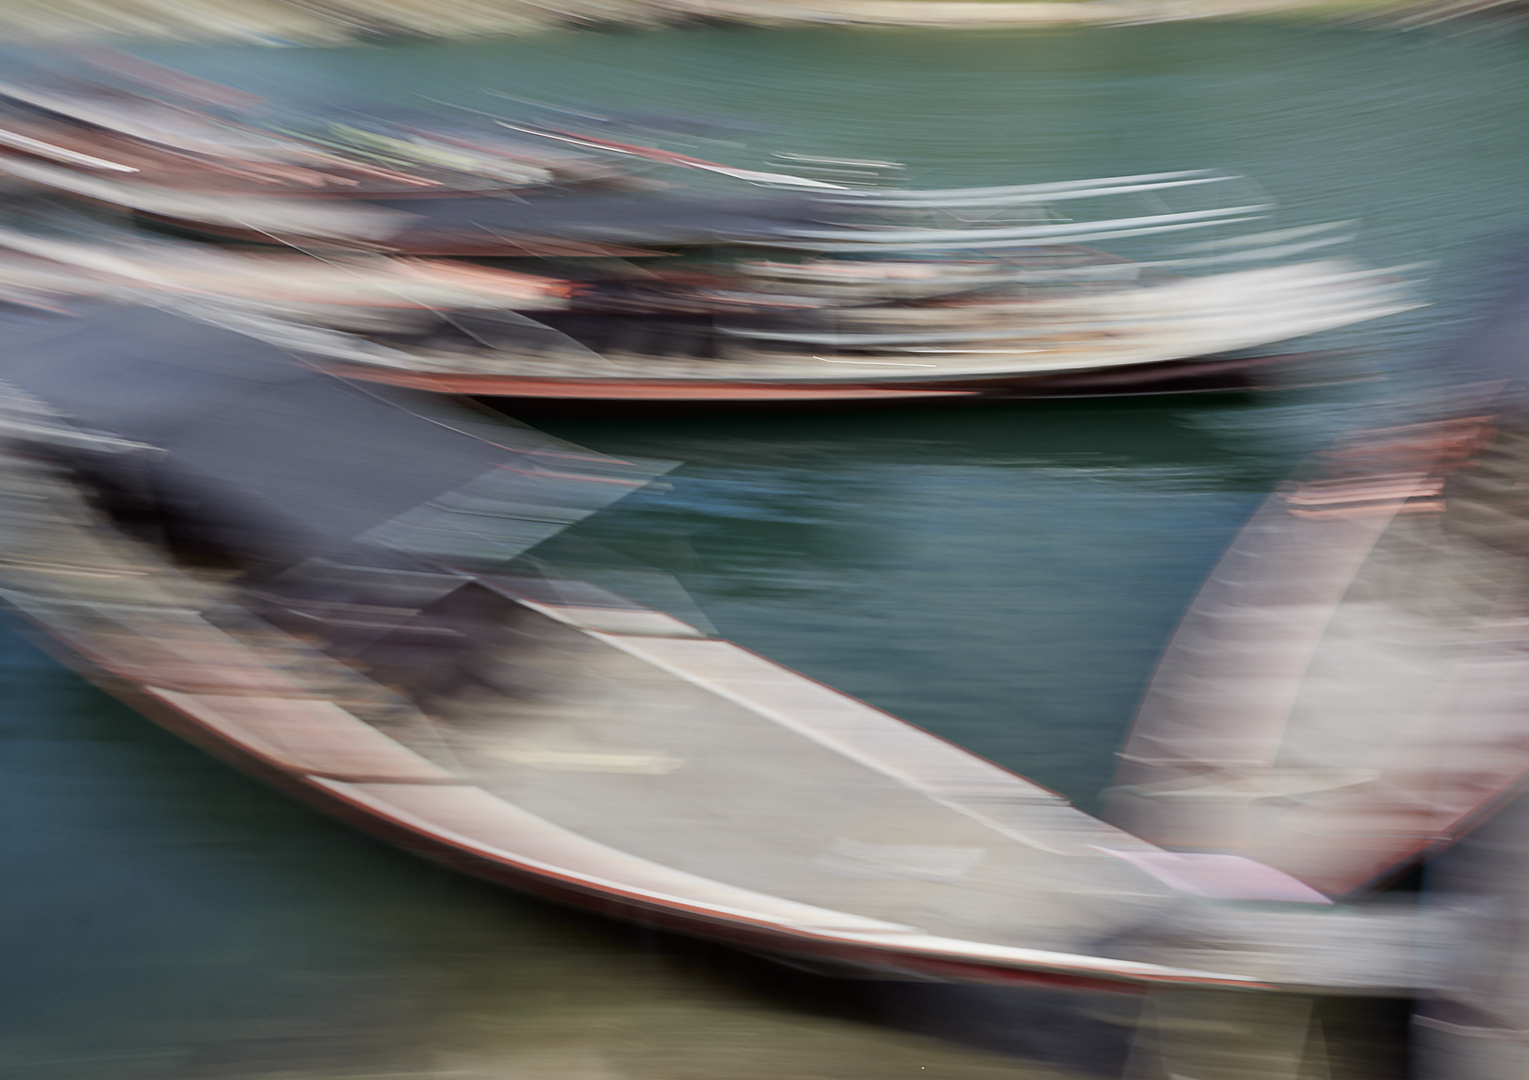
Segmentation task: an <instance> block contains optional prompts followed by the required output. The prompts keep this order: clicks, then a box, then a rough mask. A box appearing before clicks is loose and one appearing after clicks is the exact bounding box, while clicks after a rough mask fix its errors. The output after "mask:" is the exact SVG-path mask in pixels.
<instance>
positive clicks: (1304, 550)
mask: <svg viewBox="0 0 1529 1080" xmlns="http://www.w3.org/2000/svg"><path fill="white" fill-rule="evenodd" d="M1526 282H1529V276H1526V275H1524V274H1522V273H1520V274H1519V275H1518V277H1517V280H1516V283H1515V285H1514V288H1513V291H1512V293H1511V295H1510V296H1509V297H1508V299H1507V300H1506V301H1505V302H1504V303H1503V304H1502V305H1501V306H1500V307H1499V308H1498V310H1497V311H1496V312H1495V314H1493V315H1492V316H1491V317H1490V318H1488V319H1487V320H1486V321H1485V322H1484V323H1482V325H1481V326H1480V327H1479V328H1478V329H1477V330H1476V331H1474V332H1472V333H1471V334H1469V335H1467V336H1466V337H1465V338H1464V339H1463V340H1462V341H1461V342H1460V343H1459V344H1458V345H1457V346H1455V347H1454V348H1452V349H1451V350H1450V351H1449V352H1448V353H1447V354H1446V355H1445V356H1444V357H1443V358H1442V359H1441V360H1440V361H1439V362H1438V365H1437V367H1438V370H1439V372H1440V374H1441V375H1442V376H1443V377H1444V378H1446V379H1447V380H1448V381H1449V384H1450V385H1449V387H1448V388H1447V389H1445V390H1443V391H1441V392H1440V393H1438V394H1436V395H1435V396H1434V399H1433V400H1432V401H1431V402H1430V403H1429V405H1428V407H1427V408H1426V409H1423V410H1420V411H1421V415H1418V412H1419V410H1414V415H1412V416H1411V417H1404V418H1402V419H1403V420H1404V421H1405V422H1399V423H1394V424H1391V425H1387V426H1383V427H1377V428H1373V429H1369V430H1366V431H1362V432H1360V433H1358V434H1356V435H1354V436H1353V437H1351V438H1350V439H1348V440H1347V441H1345V442H1344V443H1341V444H1340V445H1338V446H1336V447H1334V448H1333V449H1331V450H1330V451H1328V452H1326V453H1325V454H1324V455H1322V456H1321V457H1320V458H1319V459H1318V460H1317V461H1315V462H1313V463H1312V464H1310V465H1309V466H1307V467H1306V468H1305V469H1303V470H1302V472H1301V473H1300V474H1298V475H1297V476H1296V477H1294V478H1293V479H1292V480H1291V481H1290V482H1289V483H1287V484H1286V485H1285V486H1284V487H1282V488H1281V490H1279V491H1277V492H1276V493H1275V494H1274V495H1273V496H1271V498H1270V499H1269V500H1268V502H1267V503H1265V505H1264V506H1263V507H1262V508H1261V509H1260V510H1259V511H1258V512H1257V513H1256V514H1255V515H1254V517H1253V519H1252V520H1251V521H1250V522H1249V523H1248V525H1247V527H1246V528H1245V529H1244V530H1243V531H1242V533H1241V534H1240V535H1239V536H1238V537H1237V539H1236V540H1235V541H1234V543H1233V544H1232V546H1231V547H1230V548H1229V549H1228V551H1227V553H1226V555H1225V556H1224V557H1223V559H1222V560H1221V562H1220V564H1219V565H1218V566H1217V568H1216V570H1215V571H1214V572H1213V573H1212V574H1211V576H1210V578H1209V579H1208V580H1207V582H1206V584H1205V586H1204V587H1203V588H1202V590H1201V592H1200V594H1199V596H1198V598H1197V599H1196V600H1195V602H1194V604H1193V606H1192V607H1191V608H1190V610H1189V612H1188V614H1187V615H1186V616H1185V618H1184V621H1183V623H1182V624H1181V626H1180V627H1179V630H1178V632H1177V633H1176V634H1175V636H1174V638H1173V640H1172V642H1171V643H1170V645H1169V647H1168V649H1167V651H1166V653H1165V654H1164V656H1163V658H1162V661H1161V663H1160V665H1159V667H1158V670H1157V673H1156V675H1155V676H1154V678H1153V681H1152V684H1151V686H1150V688H1149V690H1148V692H1147V694H1146V697H1145V698H1144V700H1143V702H1142V705H1141V709H1140V712H1139V713H1138V716H1137V721H1136V727H1135V730H1134V732H1133V734H1132V736H1131V738H1130V741H1129V742H1128V744H1127V746H1126V748H1125V751H1124V753H1123V755H1122V764H1121V768H1120V772H1119V777H1118V786H1117V787H1116V788H1115V789H1114V794H1113V799H1112V804H1111V819H1112V820H1114V821H1116V822H1118V823H1120V824H1122V825H1123V826H1124V827H1126V828H1129V829H1130V830H1131V831H1132V832H1134V833H1136V834H1138V835H1140V836H1143V837H1145V838H1148V839H1151V840H1153V841H1154V842H1156V843H1160V844H1163V845H1165V846H1168V847H1172V848H1174V849H1175V850H1185V851H1217V852H1229V853H1238V854H1243V855H1246V856H1248V857H1251V858H1255V859H1257V860H1259V861H1260V862H1263V863H1267V864H1269V865H1272V866H1277V867H1279V868H1280V869H1281V870H1284V871H1285V872H1286V873H1289V874H1291V875H1293V876H1294V877H1297V878H1299V879H1300V880H1302V881H1304V882H1305V883H1307V884H1308V885H1311V886H1312V887H1314V888H1317V889H1320V890H1321V891H1322V892H1324V893H1326V894H1328V895H1330V896H1351V895H1357V894H1360V893H1362V892H1364V891H1366V890H1370V889H1374V888H1376V887H1377V886H1379V885H1382V884H1384V883H1386V882H1387V881H1388V880H1391V879H1393V878H1395V877H1396V876H1397V875H1398V874H1400V873H1402V872H1404V871H1405V870H1406V869H1407V868H1408V867H1411V866H1413V865H1415V864H1417V863H1418V862H1419V861H1420V860H1422V859H1425V858H1427V857H1429V856H1431V855H1434V854H1436V853H1438V852H1440V851H1442V850H1443V849H1445V848H1447V847H1448V846H1449V845H1450V844H1452V843H1454V842H1455V841H1456V840H1457V839H1459V838H1460V837H1461V836H1462V835H1464V834H1465V833H1467V832H1468V831H1469V830H1470V829H1471V828H1473V827H1474V826H1475V825H1476V824H1478V823H1479V822H1480V821H1482V820H1483V819H1484V818H1486V817H1489V816H1490V815H1491V814H1492V813H1493V812H1494V811H1495V809H1496V808H1497V807H1498V806H1500V805H1501V804H1502V803H1504V802H1505V801H1507V800H1509V799H1510V798H1512V797H1513V796H1514V795H1515V794H1517V793H1518V792H1519V791H1520V790H1521V789H1522V788H1523V786H1524V783H1525V778H1526V775H1529V722H1526V721H1525V716H1526V712H1525V709H1526V706H1529V653H1526V646H1529V624H1526V620H1525V615H1526V611H1525V607H1524V592H1523V589H1524V581H1525V573H1526V570H1529V563H1526V562H1525V558H1526V556H1529V542H1526V537H1529V503H1526V501H1525V498H1524V495H1523V485H1524V479H1523V478H1524V476H1525V475H1526V470H1529V425H1526V422H1525V416H1526V406H1525V396H1524V390H1523V386H1524V369H1523V359H1522V356H1523V352H1522V350H1523V344H1522V343H1523V341H1524V334H1525V325H1526V322H1525V320H1526V313H1529V302H1526V297H1529V286H1526Z"/></svg>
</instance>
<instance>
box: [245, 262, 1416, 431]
mask: <svg viewBox="0 0 1529 1080" xmlns="http://www.w3.org/2000/svg"><path fill="white" fill-rule="evenodd" d="M577 305H578V300H577V298H575V299H574V300H573V302H572V303H571V305H570V307H571V308H572V309H573V310H570V311H568V312H563V313H547V314H542V313H538V315H537V318H536V321H535V322H534V323H533V322H530V321H528V320H516V321H513V322H501V323H496V322H494V321H493V320H492V319H485V320H481V321H478V322H474V323H464V322H463V321H462V320H461V319H459V318H454V319H453V320H452V325H451V326H446V327H441V326H438V327H437V328H436V329H435V330H434V331H433V332H432V333H430V334H428V335H418V334H414V333H409V334H386V333H384V334H380V335H378V334H370V335H368V336H367V337H340V336H336V337H334V338H333V339H332V341H331V344H330V346H329V347H328V348H327V349H326V356H327V358H328V362H329V363H330V364H331V365H332V367H333V370H335V371H337V372H341V373H343V374H345V375H346V376H347V377H352V378H357V379H363V380H367V381H372V382H379V383H387V384H390V385H396V386H408V387H412V388H415V389H423V390H432V391H437V392H442V393H458V394H464V393H465V394H473V395H481V396H502V397H517V398H545V399H577V400H603V401H615V400H633V401H672V402H686V401H701V402H704V401H736V402H746V401H757V402H772V401H773V402H784V401H800V402H811V401H836V400H837V401H852V400H864V401H871V400H910V401H912V400H919V399H925V398H927V399H957V398H963V397H970V398H978V397H1027V396H1034V397H1045V396H1066V395H1071V394H1091V393H1153V392H1182V391H1192V390H1200V389H1228V388H1233V387H1248V386H1250V385H1257V384H1258V380H1259V379H1260V378H1262V377H1265V376H1271V375H1274V369H1276V368H1278V367H1281V366H1284V365H1287V364H1293V363H1294V362H1295V361H1296V360H1297V359H1300V360H1301V361H1303V362H1306V363H1308V364H1309V363H1310V362H1311V361H1312V360H1313V359H1314V357H1313V356H1312V355H1311V354H1286V355H1284V356H1280V357H1273V356H1248V355H1238V353H1239V352H1240V351H1245V350H1253V349H1256V348H1258V347H1260V346H1268V345H1270V344H1273V343H1275V342H1279V341H1284V340H1289V339H1293V338H1297V337H1301V336H1303V335H1307V334H1311V333H1315V332H1318V331H1321V330H1327V329H1332V328H1335V327H1339V326H1344V325H1349V324H1351V323H1355V322H1359V321H1363V320H1365V319H1371V318H1377V317H1380V316H1383V315H1387V314H1391V313H1394V312H1397V311H1402V310H1405V309H1406V308H1408V307H1410V306H1412V302H1411V301H1410V299H1409V298H1408V297H1407V296H1406V295H1405V293H1404V292H1403V290H1402V289H1401V288H1399V287H1398V285H1397V283H1395V282H1394V281H1393V280H1391V279H1390V278H1389V277H1387V276H1386V275H1383V274H1377V273H1370V272H1365V271H1362V270H1359V269H1358V268H1356V267H1354V266H1352V265H1348V264H1344V263H1340V262H1327V263H1310V264H1297V265H1294V266H1288V267H1280V268H1275V269H1272V270H1258V271H1241V272H1237V273H1231V274H1224V275H1216V276H1212V277H1208V278H1197V279H1184V280H1182V281H1178V282H1170V283H1166V284H1161V285H1152V286H1138V287H1132V288H1119V289H1115V290H1111V291H1108V292H1102V293H1097V294H1082V295H1078V296H1073V297H1069V298H1067V299H1060V300H1033V301H1024V302H1015V303H996V304H992V305H989V307H991V309H992V310H991V311H984V310H983V308H982V307H981V306H975V305H974V306H973V307H960V308H942V309H895V308H866V307H860V308H852V309H846V310H843V311H833V312H826V311H820V312H815V313H814V317H821V318H822V319H824V320H827V319H831V318H832V319H837V318H839V317H841V316H842V317H843V318H845V319H846V320H848V319H854V320H857V321H859V322H860V324H861V326H863V327H865V329H866V332H864V333H847V334H837V333H836V334H832V335H827V336H824V335H821V334H820V332H818V331H815V330H808V331H806V332H801V333H794V332H791V331H762V330H758V329H754V328H748V327H737V326H729V325H727V324H726V323H722V322H721V321H720V320H718V319H707V318H704V317H701V318H690V319H686V320H680V319H674V318H670V319H662V318H647V319H645V318H642V317H635V318H634V317H631V316H626V315H618V316H593V317H591V316H589V315H586V314H583V313H581V312H579V311H578V310H577ZM882 313H886V314H887V315H888V317H889V324H888V325H880V324H878V323H877V321H876V320H877V319H878V317H879V316H880V314H882ZM910 314H911V315H914V316H915V317H916V318H918V319H921V318H922V317H923V316H925V315H932V317H933V318H935V319H937V320H938V321H936V322H934V323H932V324H931V323H928V322H922V321H915V320H912V319H903V320H901V321H902V325H901V326H899V325H898V323H899V321H900V320H899V316H906V315H910ZM771 317H773V318H777V319H780V320H789V319H792V318H795V316H794V315H793V314H792V313H789V312H787V313H785V314H783V315H780V316H771ZM765 319H766V315H765V314H764V312H763V310H761V311H759V312H756V313H755V322H756V325H757V324H758V323H759V322H761V321H764V320H765ZM967 320H971V321H967ZM766 324H767V325H768V323H766ZM910 324H911V329H910ZM240 325H241V326H242V327H244V328H245V329H246V331H247V332H250V333H255V334H260V335H266V336H267V337H269V338H272V339H275V338H280V337H282V336H283V335H284V334H285V333H286V331H285V330H284V329H282V328H280V327H277V326H275V325H272V324H268V325H267V326H265V327H262V326H261V325H260V323H259V320H257V319H253V318H243V319H241V323H240ZM775 325H781V322H779V321H777V322H776V323H775ZM787 325H789V323H787ZM930 325H934V326H939V327H941V329H939V330H935V331H930V330H929V329H927V327H928V326H930ZM873 327H874V328H876V329H872V328H873ZM772 337H773V338H776V339H780V338H787V339H789V338H792V337H795V338H797V340H795V341H791V340H786V341H771V340H769V339H770V338H772ZM802 339H805V340H802ZM820 339H821V340H820ZM1276 377H1277V376H1276Z"/></svg>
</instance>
